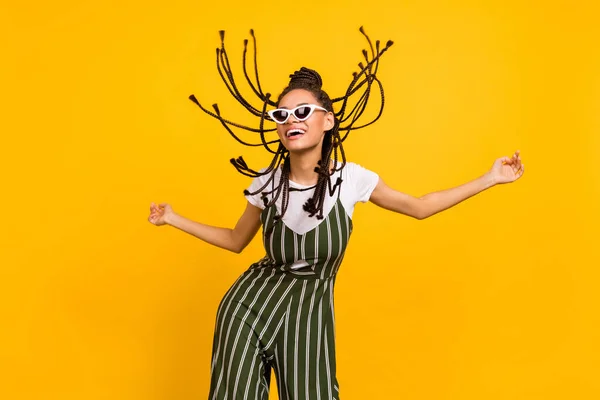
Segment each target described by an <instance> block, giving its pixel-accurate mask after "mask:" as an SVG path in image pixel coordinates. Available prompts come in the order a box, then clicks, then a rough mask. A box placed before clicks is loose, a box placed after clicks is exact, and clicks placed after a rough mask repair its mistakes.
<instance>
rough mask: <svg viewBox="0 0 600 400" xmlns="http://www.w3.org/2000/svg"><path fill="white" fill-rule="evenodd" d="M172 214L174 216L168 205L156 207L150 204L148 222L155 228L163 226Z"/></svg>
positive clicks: (163, 204) (162, 204)
mask: <svg viewBox="0 0 600 400" xmlns="http://www.w3.org/2000/svg"><path fill="white" fill-rule="evenodd" d="M172 214H174V212H173V209H172V208H171V206H170V205H169V204H167V203H161V204H158V205H156V204H154V203H151V204H150V216H149V217H148V221H149V222H150V223H151V224H154V225H156V226H160V225H165V224H166V223H167V222H166V219H167V218H168V216H169V215H172Z"/></svg>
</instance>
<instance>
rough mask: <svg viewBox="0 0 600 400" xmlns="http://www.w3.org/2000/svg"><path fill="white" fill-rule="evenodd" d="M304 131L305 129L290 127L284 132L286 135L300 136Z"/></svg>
mask: <svg viewBox="0 0 600 400" xmlns="http://www.w3.org/2000/svg"><path fill="white" fill-rule="evenodd" d="M305 133H306V131H303V130H302V129H290V130H289V131H287V132H286V137H294V136H300V135H304V134H305Z"/></svg>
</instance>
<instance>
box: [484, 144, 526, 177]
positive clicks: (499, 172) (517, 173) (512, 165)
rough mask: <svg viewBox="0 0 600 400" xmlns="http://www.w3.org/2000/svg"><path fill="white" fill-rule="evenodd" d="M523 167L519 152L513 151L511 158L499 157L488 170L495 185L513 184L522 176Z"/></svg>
mask: <svg viewBox="0 0 600 400" xmlns="http://www.w3.org/2000/svg"><path fill="white" fill-rule="evenodd" d="M524 172H525V165H524V164H522V163H521V155H520V151H519V150H517V151H515V154H513V156H512V157H510V158H509V157H500V158H499V159H497V160H496V161H494V164H493V165H492V168H491V169H490V171H489V173H490V175H491V176H492V178H493V179H494V182H495V183H509V182H514V181H516V180H517V179H519V178H520V177H521V176H523V173H524Z"/></svg>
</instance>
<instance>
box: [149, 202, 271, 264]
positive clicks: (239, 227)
mask: <svg viewBox="0 0 600 400" xmlns="http://www.w3.org/2000/svg"><path fill="white" fill-rule="evenodd" d="M260 213H261V209H260V208H258V207H256V206H254V205H252V204H250V203H248V204H247V206H246V209H245V210H244V213H243V214H242V216H241V217H240V219H239V220H238V222H237V224H236V225H235V227H234V228H233V229H230V228H221V227H216V226H211V225H206V224H202V223H199V222H196V221H192V220H190V219H188V218H185V217H183V216H181V215H179V214H176V213H175V212H174V211H173V210H172V208H171V206H170V205H169V204H160V205H158V206H157V205H156V204H154V203H152V204H151V206H150V217H149V218H148V221H150V222H151V223H153V224H154V225H171V226H173V227H175V228H177V229H179V230H181V231H183V232H186V233H189V234H190V235H193V236H195V237H197V238H198V239H200V240H202V241H204V242H206V243H209V244H212V245H214V246H217V247H220V248H222V249H225V250H229V251H232V252H234V253H241V252H242V250H244V249H245V248H246V246H247V245H248V244H249V243H250V241H251V240H252V239H253V238H254V236H256V233H257V232H258V230H259V228H260Z"/></svg>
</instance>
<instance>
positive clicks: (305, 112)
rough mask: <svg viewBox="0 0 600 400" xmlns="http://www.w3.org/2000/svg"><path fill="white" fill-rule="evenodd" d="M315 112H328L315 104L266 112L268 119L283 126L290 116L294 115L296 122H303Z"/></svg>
mask: <svg viewBox="0 0 600 400" xmlns="http://www.w3.org/2000/svg"><path fill="white" fill-rule="evenodd" d="M315 110H320V111H325V112H329V111H327V110H326V109H325V108H323V107H320V106H317V105H315V104H304V105H301V106H298V107H296V108H292V109H291V110H288V109H287V108H278V109H276V110H271V111H267V114H269V117H271V119H272V120H273V121H275V122H276V123H278V124H285V123H286V122H287V120H288V119H289V118H290V115H292V114H294V117H296V119H297V120H298V121H305V120H307V119H308V118H309V117H310V116H311V115H312V113H313V112H314V111H315Z"/></svg>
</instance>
